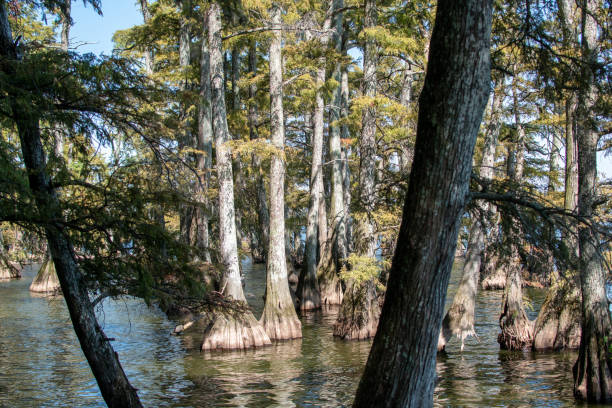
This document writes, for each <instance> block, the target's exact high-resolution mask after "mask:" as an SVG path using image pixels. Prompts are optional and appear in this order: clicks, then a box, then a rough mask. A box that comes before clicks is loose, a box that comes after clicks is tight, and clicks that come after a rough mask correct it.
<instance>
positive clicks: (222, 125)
mask: <svg viewBox="0 0 612 408" xmlns="http://www.w3.org/2000/svg"><path fill="white" fill-rule="evenodd" d="M207 18H208V44H209V47H210V72H211V88H212V89H211V91H212V98H211V102H212V119H213V121H212V123H213V131H214V134H215V147H216V149H215V150H216V159H217V179H218V182H219V205H218V208H219V258H220V263H221V267H222V271H223V278H222V282H221V287H222V290H221V292H222V294H223V295H224V296H226V297H228V298H231V299H233V300H236V301H239V302H242V303H243V304H246V298H245V297H244V293H243V291H242V283H241V280H240V267H239V264H238V245H237V241H236V220H235V215H234V180H233V175H232V152H231V148H230V145H229V143H228V142H229V141H230V139H231V138H230V134H229V130H228V127H227V113H226V110H225V89H224V86H223V83H224V76H223V54H222V48H221V7H220V6H219V4H217V3H212V4H211V5H210V8H209V10H208V14H207ZM266 344H270V338H269V337H268V335H267V334H266V332H265V330H264V329H263V327H262V326H261V324H259V322H258V321H257V320H255V317H254V316H253V314H252V313H251V311H250V310H248V309H244V311H241V312H236V311H227V312H219V313H217V315H216V316H215V317H214V321H213V323H212V324H211V325H209V327H208V328H207V330H206V331H205V333H204V339H203V341H202V347H201V348H202V350H212V349H246V348H251V347H258V346H263V345H266Z"/></svg>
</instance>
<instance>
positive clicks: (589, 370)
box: [573, 0, 612, 403]
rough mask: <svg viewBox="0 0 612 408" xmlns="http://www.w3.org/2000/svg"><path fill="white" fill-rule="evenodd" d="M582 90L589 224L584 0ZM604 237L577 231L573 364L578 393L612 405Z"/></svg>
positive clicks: (590, 32)
mask: <svg viewBox="0 0 612 408" xmlns="http://www.w3.org/2000/svg"><path fill="white" fill-rule="evenodd" d="M579 5H580V8H581V21H582V24H581V36H580V38H581V44H580V45H581V57H582V61H583V65H582V67H581V78H580V88H579V91H578V105H577V110H576V124H577V138H578V214H579V215H580V216H581V217H584V219H587V220H590V219H591V218H592V217H593V215H594V201H595V196H596V189H597V142H598V136H597V130H596V128H595V125H594V123H593V119H592V115H593V113H592V109H593V107H594V106H595V102H596V100H597V87H596V84H595V70H596V69H597V66H598V64H599V62H598V56H597V23H596V21H595V18H594V16H593V14H592V13H594V12H595V10H596V8H597V2H596V1H595V0H582V1H580V2H579ZM599 242H600V239H599V237H598V236H597V234H596V232H595V231H593V229H591V228H590V227H589V226H587V225H584V224H581V225H580V226H579V227H578V246H579V251H580V263H579V265H580V283H581V289H582V337H581V339H580V351H579V353H578V360H577V361H576V364H575V365H574V370H573V371H574V394H575V396H576V398H578V399H581V400H586V401H588V402H599V403H609V402H612V359H611V356H610V346H611V345H612V340H611V338H610V335H612V332H611V324H610V312H609V309H608V300H607V297H606V277H605V273H604V270H603V268H602V265H601V262H602V261H601V256H600V254H599V251H600V250H599Z"/></svg>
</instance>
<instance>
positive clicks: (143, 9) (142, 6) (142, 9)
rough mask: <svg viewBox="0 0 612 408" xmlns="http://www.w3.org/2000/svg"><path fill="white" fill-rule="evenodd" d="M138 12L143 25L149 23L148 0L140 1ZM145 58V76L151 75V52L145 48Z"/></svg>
mask: <svg viewBox="0 0 612 408" xmlns="http://www.w3.org/2000/svg"><path fill="white" fill-rule="evenodd" d="M140 12H141V13H142V19H143V21H144V23H145V24H147V23H148V22H149V21H151V17H152V16H151V10H149V0H140ZM144 57H145V72H146V73H147V75H151V74H152V73H153V51H152V50H151V49H150V48H147V49H146V50H145V53H144Z"/></svg>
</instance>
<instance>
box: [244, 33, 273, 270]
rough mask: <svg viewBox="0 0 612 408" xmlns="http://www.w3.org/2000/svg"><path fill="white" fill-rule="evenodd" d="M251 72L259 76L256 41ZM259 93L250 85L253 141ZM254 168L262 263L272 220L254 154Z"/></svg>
mask: <svg viewBox="0 0 612 408" xmlns="http://www.w3.org/2000/svg"><path fill="white" fill-rule="evenodd" d="M249 72H250V73H251V75H252V77H255V75H257V45H256V43H255V41H254V40H252V41H251V43H250V44H249ZM256 93H257V85H256V84H255V83H251V84H250V85H249V99H250V101H249V107H248V117H247V120H248V122H249V135H250V139H251V140H255V139H257V138H258V137H259V134H258V132H257V103H256V101H255V96H256ZM252 162H253V167H254V169H255V172H256V174H257V176H256V177H257V180H256V183H255V184H256V185H255V188H256V189H257V219H258V221H259V229H258V231H257V246H258V248H257V253H258V254H259V256H260V258H261V259H260V261H263V262H265V261H266V256H267V255H268V242H269V241H270V231H269V228H270V218H269V211H268V198H267V197H266V196H267V194H266V182H265V177H264V172H263V168H262V165H261V157H260V156H259V155H258V154H257V153H253V157H252Z"/></svg>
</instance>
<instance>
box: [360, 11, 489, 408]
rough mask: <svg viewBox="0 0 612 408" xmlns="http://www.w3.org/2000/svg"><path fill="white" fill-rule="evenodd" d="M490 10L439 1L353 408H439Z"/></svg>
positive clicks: (483, 87) (485, 86)
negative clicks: (400, 205) (396, 225)
mask: <svg viewBox="0 0 612 408" xmlns="http://www.w3.org/2000/svg"><path fill="white" fill-rule="evenodd" d="M491 9H492V4H491V1H490V0H466V1H462V2H457V1H453V0H441V1H439V2H438V7H437V11H436V21H435V25H434V29H433V34H432V38H431V46H430V54H429V64H428V68H427V75H426V78H425V84H424V88H423V92H422V93H421V97H420V101H419V107H420V109H419V116H418V124H417V139H416V146H415V159H414V163H413V165H412V172H411V175H410V182H409V188H408V194H407V196H406V201H405V204H404V211H403V216H402V224H401V227H400V232H399V237H398V241H397V249H396V251H395V256H394V258H393V264H392V267H391V271H390V274H389V281H388V285H387V293H386V296H385V303H384V306H383V311H382V314H381V319H380V324H379V327H378V332H377V333H376V337H375V338H374V343H373V344H372V349H371V351H370V356H369V357H368V362H367V364H366V368H365V371H364V374H363V376H362V378H361V382H360V383H359V387H358V389H357V394H356V397H355V402H354V404H353V406H354V407H399V406H401V407H431V406H432V405H433V390H434V378H435V373H436V340H437V338H438V334H439V329H440V323H441V322H442V313H443V311H444V299H445V297H446V290H447V287H448V281H449V277H450V271H451V267H452V264H453V258H454V253H455V247H456V243H457V235H458V231H459V217H460V215H461V213H462V212H463V207H464V205H465V197H466V194H467V192H468V183H469V178H470V173H471V170H472V160H471V158H472V155H473V152H474V145H475V143H476V135H477V133H478V128H479V125H480V121H481V119H482V113H483V110H484V107H485V104H486V101H487V96H488V93H489V84H490V66H489V47H490V44H489V37H490V30H491V13H492V11H491ZM415 293H418V294H419V295H418V296H414V294H415Z"/></svg>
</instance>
